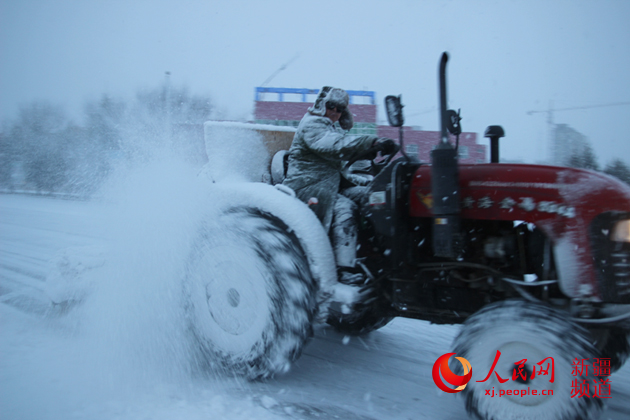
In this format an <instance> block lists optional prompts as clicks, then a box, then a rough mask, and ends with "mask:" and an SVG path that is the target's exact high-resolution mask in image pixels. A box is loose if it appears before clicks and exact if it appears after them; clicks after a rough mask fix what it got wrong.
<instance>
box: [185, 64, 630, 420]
mask: <svg viewBox="0 0 630 420" xmlns="http://www.w3.org/2000/svg"><path fill="white" fill-rule="evenodd" d="M447 60H448V56H447V55H446V53H445V54H444V55H443V56H442V60H441V63H440V72H439V74H440V108H441V118H442V127H441V133H442V136H441V137H442V139H441V141H440V143H439V144H438V145H437V146H436V148H435V149H434V150H433V151H432V154H431V160H432V161H431V163H430V164H429V163H421V162H418V161H417V160H416V159H414V158H411V157H408V156H406V155H404V152H403V156H400V157H398V158H396V159H394V158H393V157H392V156H389V157H386V158H385V159H384V160H383V161H381V162H380V163H374V164H373V165H372V168H371V171H372V172H371V174H372V175H373V177H374V178H373V181H372V183H371V185H370V194H369V202H368V203H367V204H366V205H364V206H363V207H362V208H361V210H360V214H359V215H358V216H357V217H359V218H360V232H359V243H360V248H359V251H358V257H359V263H360V265H361V267H363V269H364V271H365V273H366V275H367V277H368V283H369V284H368V287H369V288H370V289H371V292H370V293H369V296H368V298H367V299H365V301H363V302H362V303H360V304H358V305H356V306H355V308H354V310H353V311H351V312H350V313H344V311H341V310H340V307H339V305H336V304H335V302H334V297H333V298H332V299H330V295H331V294H332V292H330V288H329V287H328V286H325V285H322V280H321V278H322V276H321V271H322V264H321V263H318V264H315V265H313V257H312V255H313V253H312V251H309V248H311V249H312V247H313V246H312V243H310V244H309V239H307V238H305V237H306V236H308V234H306V233H301V232H303V230H302V231H300V228H295V227H293V226H292V222H291V221H287V220H286V219H284V218H283V217H282V216H280V215H277V214H274V212H275V210H273V209H272V208H271V207H267V208H265V207H264V205H256V206H253V207H252V206H250V205H245V204H243V205H240V204H239V205H233V206H232V207H230V209H228V210H226V212H225V213H224V214H226V215H229V214H232V215H236V216H237V219H238V218H240V219H243V220H250V219H252V218H254V219H257V220H260V221H262V222H261V224H259V225H258V228H259V230H260V232H262V233H263V234H264V235H267V236H275V237H282V238H284V239H283V240H282V241H280V242H278V241H276V242H274V246H275V247H276V248H275V251H274V252H273V253H271V252H270V251H269V249H268V248H269V247H268V246H267V245H265V244H266V243H267V242H265V241H268V240H269V238H267V239H264V240H260V244H259V248H263V250H262V251H259V255H262V256H263V259H265V261H266V264H267V267H268V271H269V272H270V273H272V275H275V276H278V273H279V272H280V271H282V270H278V269H277V268H274V267H277V266H278V264H284V265H285V266H286V261H282V260H283V258H284V257H285V256H286V258H284V259H285V260H289V259H292V260H293V261H295V262H296V263H295V264H293V267H294V268H293V269H292V271H291V272H292V273H293V274H291V275H287V274H286V271H283V274H282V276H281V277H282V283H281V284H280V283H278V282H276V283H273V282H272V283H273V284H274V286H273V287H272V289H273V288H275V289H278V290H279V291H278V290H276V291H273V292H269V291H267V292H266V294H267V296H268V299H269V300H270V301H273V302H275V303H274V305H275V306H274V305H271V304H270V305H268V307H269V308H270V309H269V310H268V311H269V313H270V314H271V316H270V319H271V321H269V325H272V329H273V330H274V333H273V334H268V333H267V332H265V333H264V334H263V333H262V331H263V329H262V328H261V329H260V331H261V337H262V335H265V334H266V336H268V337H272V338H265V339H263V338H261V339H260V340H258V341H256V340H254V341H251V342H250V341H247V342H246V343H245V344H244V346H243V348H244V349H245V351H244V353H243V354H248V355H250V354H251V352H250V351H249V350H248V349H258V350H257V352H254V353H255V357H254V356H251V357H250V356H247V357H246V356H242V357H240V356H239V357H236V356H233V355H230V349H231V348H232V347H230V346H231V344H230V345H227V344H226V345H222V344H216V343H217V342H218V341H220V340H217V339H216V338H213V337H210V336H209V335H208V334H210V333H211V332H212V331H210V332H209V333H208V331H206V333H204V332H199V331H200V330H199V328H193V329H196V330H197V336H198V337H201V341H202V342H203V343H204V346H203V347H204V349H205V351H206V352H209V353H211V354H213V355H215V356H216V355H217V354H219V355H221V356H222V360H224V361H226V362H225V364H226V365H227V366H229V367H230V368H232V367H235V366H236V367H237V368H238V369H240V370H241V371H243V372H244V373H245V374H246V375H248V376H250V377H260V376H268V375H269V374H273V373H274V372H275V371H279V370H282V369H281V367H282V366H284V365H283V364H282V363H281V362H278V363H276V362H274V363H270V362H269V359H270V358H271V360H275V361H278V360H280V361H284V360H286V361H289V362H290V361H291V360H294V359H295V358H296V357H298V356H299V353H300V349H301V346H302V344H303V343H304V342H305V341H306V340H307V339H308V336H309V334H310V331H311V324H312V322H313V320H314V319H315V316H316V315H317V313H318V312H319V313H320V314H321V313H325V310H324V309H322V308H323V307H324V306H328V305H329V306H330V307H329V308H328V309H329V314H328V318H327V321H328V323H329V324H331V325H332V326H333V327H334V328H336V329H337V330H339V331H341V332H344V333H347V334H364V333H368V332H370V331H372V330H375V329H377V328H380V327H382V326H384V325H385V324H387V322H389V321H390V320H391V319H392V318H394V317H407V318H415V319H421V320H427V321H430V322H433V323H445V324H463V325H462V328H461V332H460V333H459V334H458V336H457V337H456V339H455V341H454V344H453V348H452V349H444V350H445V353H446V352H447V351H449V350H451V351H453V352H455V353H457V356H460V357H463V358H465V359H466V360H468V361H469V362H470V364H471V366H472V369H473V370H474V374H473V376H472V380H470V382H469V383H468V384H467V385H466V387H465V389H464V390H463V391H462V393H461V394H462V395H463V396H464V398H465V400H466V409H467V410H468V412H469V413H470V414H471V415H473V416H476V417H477V418H480V419H495V420H504V419H508V418H514V417H513V415H514V414H515V413H518V415H519V417H518V418H532V419H567V420H569V419H570V420H575V419H590V418H593V417H596V415H597V414H598V413H599V411H600V410H601V408H602V403H601V401H602V399H601V398H573V395H571V394H572V392H573V391H574V387H573V388H572V381H574V380H577V381H582V380H586V381H589V382H591V383H592V381H593V380H596V381H597V380H601V381H604V380H605V379H606V375H607V374H608V375H609V374H610V373H611V372H613V371H615V370H616V369H618V368H619V367H620V366H621V365H622V364H623V363H624V362H625V359H626V358H627V356H628V353H629V351H630V345H629V342H628V337H629V333H630V187H628V186H627V185H626V184H624V183H622V182H620V181H618V180H616V179H614V178H612V177H610V176H607V175H604V174H601V173H598V172H593V171H587V170H580V169H574V168H566V167H552V166H541V165H521V164H502V163H499V148H498V141H499V138H501V137H503V135H504V132H503V129H502V128H501V127H499V126H490V127H488V129H487V131H486V137H489V138H490V141H491V162H490V163H487V164H475V165H463V164H459V163H458V153H457V144H455V145H453V144H451V142H450V141H449V139H450V138H451V137H450V136H449V133H450V134H451V135H453V136H455V137H457V136H458V135H459V133H460V132H461V127H460V124H459V122H460V117H459V113H456V112H454V111H451V110H448V109H447V105H446V77H445V73H446V63H447ZM386 108H387V113H388V117H389V121H390V124H391V125H393V126H397V127H402V124H403V117H402V105H401V103H400V97H393V96H389V97H387V98H386ZM401 133H402V129H401ZM400 141H401V142H402V141H403V140H402V136H401V140H400ZM456 143H457V142H456ZM401 150H404V148H401ZM266 188H267V187H266ZM269 188H270V191H271V189H273V188H271V187H269ZM275 194H278V196H280V195H283V194H281V193H279V192H276V193H275ZM282 200H292V201H297V200H296V199H294V198H292V197H288V196H287V197H286V198H282ZM300 205H301V206H302V207H303V210H300V211H303V214H304V217H306V218H308V221H309V223H312V224H313V225H319V223H318V221H317V219H316V218H314V217H313V216H312V214H311V215H308V216H307V213H312V212H311V211H310V210H308V208H307V207H306V206H305V205H302V204H301V203H300ZM240 219H239V221H238V222H234V227H235V229H241V228H242V227H243V226H244V225H243V224H242V223H243V221H242V220H240ZM250 225H251V226H252V227H256V226H257V225H256V224H251V223H250ZM317 229H319V227H317ZM244 235H245V233H244ZM250 235H251V234H250ZM264 235H263V236H264ZM318 235H319V236H318V238H319V240H322V238H324V237H325V234H321V233H319V234H318ZM259 237H261V236H260V235H258V236H256V235H253V236H251V238H253V239H252V241H254V242H255V241H257V240H258V239H255V238H259ZM208 238H209V236H208V235H205V236H203V235H202V237H201V238H200V240H202V241H208V240H209V239H208ZM250 242H251V241H250ZM326 246H328V244H326ZM264 248H267V250H265V249H264ZM278 249H280V250H286V252H285V251H283V253H284V254H283V255H284V256H282V257H281V256H279V255H280V254H279V253H278V251H277V250H278ZM239 252H242V251H239ZM198 254H199V252H196V253H195V257H194V258H193V259H192V261H193V264H191V267H192V268H191V269H190V272H191V273H194V272H197V271H199V270H201V269H200V268H195V267H196V266H198V265H199V264H198V263H197V261H198V260H200V259H201V260H203V258H204V257H203V256H200V255H198ZM295 267H298V268H299V269H296V268H295ZM205 268H210V267H205ZM244 274H247V275H249V274H251V273H244ZM193 277H194V276H193ZM263 277H264V276H263ZM225 280H227V279H225ZM196 281H198V280H196ZM265 281H267V283H269V282H270V280H268V279H267V280H265ZM202 283H203V281H202ZM206 283H208V281H206ZM206 283H204V284H206ZM215 283H216V282H215ZM208 284H209V283H208ZM248 284H249V283H248ZM287 284H298V285H300V287H297V288H296V287H294V286H287ZM246 286H247V285H244V286H243V290H239V289H238V287H236V286H234V288H232V289H230V286H215V287H216V289H217V290H219V289H220V293H218V294H215V296H218V295H220V296H225V298H221V299H223V300H225V302H226V304H225V305H224V306H225V307H226V308H228V306H230V307H231V308H237V307H238V306H239V302H240V301H241V300H242V299H241V298H242V296H243V295H248V296H249V294H251V293H250V292H251V290H245V289H246V288H247V287H246ZM223 289H225V290H223ZM254 289H256V288H254ZM275 289H274V290H275ZM205 290H209V289H207V288H206V289H205ZM265 290H269V288H267V289H265V288H264V287H260V290H257V289H256V290H254V292H257V291H260V292H261V293H265ZM318 290H319V291H318ZM206 293H207V296H210V295H212V293H211V292H206ZM252 293H253V292H252ZM322 294H323V295H324V296H323V297H322ZM192 295H194V293H192V294H191V296H192ZM313 296H317V297H313ZM208 299H210V300H212V299H213V298H212V297H210V298H208ZM216 299H217V301H218V300H221V299H219V298H216ZM252 299H253V298H252ZM266 299H267V298H266ZM192 300H193V301H194V299H192ZM206 300H207V299H206ZM331 300H332V301H333V302H332V303H331V302H330V301H331ZM203 301H204V299H201V300H199V303H198V304H197V303H195V302H193V304H192V305H191V306H192V307H195V308H196V309H195V310H196V311H197V312H196V313H197V314H199V313H200V312H201V313H202V312H203V311H204V310H205V309H203V308H201V309H200V306H202V307H203V306H204V303H203ZM217 301H215V302H214V303H215V304H218V303H217ZM279 302H280V303H279ZM282 302H293V303H291V304H281V303H282ZM277 308H280V309H279V310H276V309H277ZM228 309H229V308H228ZM212 311H216V309H210V312H212ZM225 312H226V313H227V312H229V311H227V310H226V311H225ZM211 315H212V318H213V319H214V320H215V321H212V322H216V323H223V325H224V326H227V328H228V329H229V328H232V329H233V331H231V334H232V335H230V334H226V338H225V339H226V340H228V341H229V340H232V339H234V340H235V341H237V340H236V338H238V336H239V334H241V330H242V331H245V330H246V328H245V327H244V326H243V325H242V324H244V323H247V322H250V321H249V318H246V317H245V318H242V320H243V322H242V323H241V324H238V325H236V326H231V325H232V324H230V323H229V322H228V321H226V320H219V321H217V320H218V319H220V315H219V316H217V315H216V314H214V313H211ZM250 315H251V318H252V319H254V318H256V317H255V314H253V313H252V314H250ZM199 316H200V317H202V318H203V315H199ZM226 316H227V315H226ZM282 317H297V318H299V319H303V322H302V323H301V324H300V323H297V324H296V322H295V321H294V320H292V321H282V320H281V318H282ZM287 319H288V318H287ZM292 319H293V318H292ZM256 322H257V321H256ZM250 323H252V324H254V321H251V322H250ZM193 325H195V323H194V322H193ZM287 325H290V328H287V327H286V326H287ZM221 328H222V329H223V330H225V331H227V330H226V328H224V327H221ZM288 330H291V332H290V334H289V333H288V332H287V331H288ZM228 332H229V331H228ZM243 334H245V333H243ZM287 334H288V336H290V339H286V337H287ZM279 339H286V340H285V341H286V342H290V343H297V344H295V345H292V346H291V345H287V344H286V343H285V344H284V345H283V346H284V347H286V348H287V349H288V350H286V351H280V350H277V349H276V348H275V347H274V346H276V345H277V344H274V343H276V342H277V341H278V340H279ZM427 339H430V337H427ZM272 341H273V343H272ZM280 341H281V340H280ZM248 346H249V347H248ZM237 347H238V346H237V345H236V344H234V347H233V348H237ZM576 360H577V361H581V360H588V363H589V364H591V365H592V366H595V363H597V367H598V369H597V372H596V373H595V375H596V376H593V375H594V372H593V369H591V371H590V372H591V376H589V377H587V376H585V375H583V374H582V373H580V374H575V373H576V372H575V371H574V369H573V368H574V367H575V364H574V363H575V361H576ZM550 362H551V369H549V367H550V366H549V364H550ZM456 364H457V363H455V364H454V365H453V367H454V369H453V370H454V371H455V372H456V373H457V372H458V369H457V366H456ZM261 366H262V367H261ZM517 368H518V374H516V372H517ZM462 369H463V368H462V366H459V372H460V374H461V372H462ZM491 369H492V370H493V371H494V373H495V374H489V376H488V377H487V378H486V380H483V379H484V377H485V376H486V375H485V373H486V372H488V371H491ZM252 372H253V373H252ZM572 373H573V374H572ZM554 374H555V377H554ZM585 374H587V373H585ZM601 381H600V382H599V383H600V384H602V383H604V382H601ZM593 387H594V385H592V386H591V388H593ZM601 388H602V387H601V386H600V388H599V389H600V390H601ZM489 389H493V390H494V392H495V393H496V394H497V395H498V394H499V392H500V391H507V390H509V391H510V393H511V394H512V395H505V396H504V397H502V398H490V397H488V396H486V395H485V394H484V391H485V390H489ZM533 389H541V390H542V389H545V390H552V391H553V392H552V393H551V394H552V395H531V394H530V395H527V396H526V397H523V396H522V395H521V394H522V392H521V391H522V390H533ZM608 389H609V388H608ZM514 390H518V391H519V392H518V393H516V391H514ZM546 394H548V393H546Z"/></svg>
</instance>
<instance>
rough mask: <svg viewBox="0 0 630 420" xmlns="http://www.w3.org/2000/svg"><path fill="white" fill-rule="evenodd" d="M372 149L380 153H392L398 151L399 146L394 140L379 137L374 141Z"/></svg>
mask: <svg viewBox="0 0 630 420" xmlns="http://www.w3.org/2000/svg"><path fill="white" fill-rule="evenodd" d="M374 149H375V150H376V151H378V152H381V155H393V154H395V153H396V152H398V150H399V149H400V148H399V146H398V144H397V143H396V142H395V141H394V140H392V139H388V138H385V137H381V138H380V139H378V140H376V142H375V143H374Z"/></svg>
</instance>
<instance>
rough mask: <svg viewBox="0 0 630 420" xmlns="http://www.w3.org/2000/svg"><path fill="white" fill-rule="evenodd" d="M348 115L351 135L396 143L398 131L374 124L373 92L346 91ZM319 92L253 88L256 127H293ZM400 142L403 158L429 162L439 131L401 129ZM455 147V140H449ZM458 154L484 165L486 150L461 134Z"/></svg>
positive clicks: (466, 160)
mask: <svg viewBox="0 0 630 420" xmlns="http://www.w3.org/2000/svg"><path fill="white" fill-rule="evenodd" d="M346 92H348V95H349V96H350V105H349V108H350V111H351V112H352V114H353V116H354V127H353V128H352V130H350V133H351V134H372V135H376V136H379V137H389V138H392V139H398V137H399V129H398V128H397V127H390V126H387V125H378V123H377V121H376V116H377V106H376V93H375V92H373V91H357V90H347V91H346ZM318 93H319V89H293V88H270V87H258V88H256V97H255V106H254V119H255V122H256V123H259V124H271V125H280V126H290V127H297V125H298V124H299V122H300V120H301V119H302V117H303V116H304V114H305V113H306V112H307V110H308V108H309V107H310V106H311V105H312V104H313V103H314V102H315V99H316V97H317V94H318ZM403 139H404V144H405V151H406V152H407V154H410V155H416V156H418V158H419V159H420V161H423V162H429V161H430V160H431V158H430V153H431V150H432V149H433V148H434V147H435V146H436V145H437V144H438V141H439V140H440V132H439V131H423V130H420V129H417V128H414V127H409V126H405V127H403ZM452 141H453V143H455V138H454V137H453V138H452ZM459 154H460V159H461V162H462V163H484V162H487V161H488V159H487V157H486V146H485V145H482V144H477V134H476V133H462V134H461V135H460V137H459Z"/></svg>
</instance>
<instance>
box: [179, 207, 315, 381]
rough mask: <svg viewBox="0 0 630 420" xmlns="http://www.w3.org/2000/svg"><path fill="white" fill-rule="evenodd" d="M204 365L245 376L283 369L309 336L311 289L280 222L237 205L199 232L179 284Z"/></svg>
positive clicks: (303, 262)
mask: <svg viewBox="0 0 630 420" xmlns="http://www.w3.org/2000/svg"><path fill="white" fill-rule="evenodd" d="M185 289H186V295H187V296H186V297H187V302H188V308H187V309H188V313H189V316H190V323H191V329H192V331H193V333H194V336H195V338H196V339H197V341H198V343H199V344H200V349H201V355H202V357H203V359H204V362H205V363H208V364H209V365H210V366H212V367H214V368H223V369H225V370H226V371H228V372H230V373H236V374H238V375H242V376H245V377H247V378H249V379H258V378H265V377H269V376H272V375H274V374H275V373H279V372H285V371H286V370H288V368H289V366H290V363H291V362H293V361H294V360H296V359H297V358H298V357H299V355H300V354H301V350H302V347H303V345H304V344H305V342H306V340H307V339H308V338H309V337H310V336H312V331H313V330H312V321H313V318H314V316H315V314H316V310H317V304H316V292H317V286H316V283H315V281H314V280H313V277H312V276H311V272H310V270H309V265H308V261H307V259H306V256H305V255H304V252H303V250H302V247H301V246H300V243H299V241H298V239H297V238H296V237H295V235H294V234H292V233H290V232H289V229H288V228H287V227H286V225H285V224H284V223H283V222H282V221H280V220H279V219H277V218H275V217H273V216H271V215H269V214H266V213H262V212H259V211H257V210H254V209H248V208H238V209H234V210H232V211H229V212H226V213H224V214H222V215H221V216H220V217H219V218H218V220H212V221H207V222H206V223H205V224H204V225H203V227H202V228H201V229H200V233H199V236H198V238H197V240H196V242H195V244H194V247H193V252H192V255H191V258H190V261H189V265H188V267H187V270H186V281H185Z"/></svg>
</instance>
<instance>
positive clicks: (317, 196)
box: [283, 86, 398, 284]
mask: <svg viewBox="0 0 630 420" xmlns="http://www.w3.org/2000/svg"><path fill="white" fill-rule="evenodd" d="M348 103H349V97H348V94H347V93H346V91H345V90H343V89H339V88H333V87H330V86H324V87H323V88H322V90H321V91H320V92H319V95H318V96H317V99H316V100H315V103H314V104H313V106H312V107H310V108H309V109H308V112H307V113H306V114H305V115H304V117H303V118H302V120H301V121H300V124H299V125H298V128H297V132H296V133H295V137H294V138H293V143H292V144H291V148H290V150H289V166H288V170H287V176H286V178H285V180H284V182H283V183H284V184H285V185H286V186H288V187H290V188H292V189H293V190H294V191H295V193H296V194H297V196H298V197H299V198H300V199H301V200H302V201H304V202H305V203H309V205H310V206H311V209H313V211H314V212H315V214H317V217H318V218H319V220H320V221H321V222H322V224H323V225H324V228H325V229H326V231H327V232H328V231H330V229H331V227H332V240H333V245H334V250H335V258H336V260H337V261H336V262H337V267H338V269H339V277H340V281H341V282H343V283H346V284H357V283H359V282H362V280H364V277H363V274H362V273H361V272H360V270H357V269H356V268H355V260H356V247H357V232H358V226H357V222H356V212H357V209H358V207H357V203H358V204H361V202H362V201H363V199H364V198H365V196H366V190H367V187H361V186H356V185H355V184H353V183H352V182H351V181H350V180H349V179H347V178H346V177H344V175H343V168H344V166H345V164H346V162H347V161H351V160H356V159H359V158H361V157H363V158H367V157H368V156H369V157H374V155H375V154H376V153H377V152H379V151H380V152H381V153H382V154H385V155H389V154H392V153H395V152H396V151H397V150H398V145H397V144H396V143H395V142H394V141H393V140H391V139H385V138H378V137H377V136H371V135H367V136H353V135H349V134H348V133H347V130H350V129H351V128H352V126H353V124H354V123H353V118H352V114H351V113H350V110H349V109H348ZM337 122H338V126H337V125H336V124H335V123H337Z"/></svg>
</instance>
